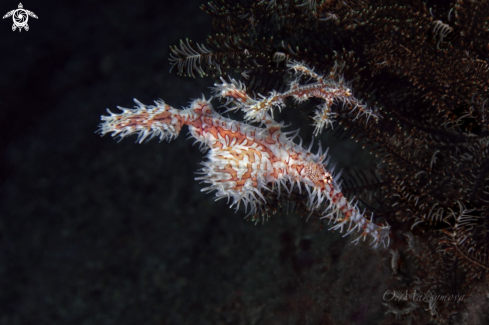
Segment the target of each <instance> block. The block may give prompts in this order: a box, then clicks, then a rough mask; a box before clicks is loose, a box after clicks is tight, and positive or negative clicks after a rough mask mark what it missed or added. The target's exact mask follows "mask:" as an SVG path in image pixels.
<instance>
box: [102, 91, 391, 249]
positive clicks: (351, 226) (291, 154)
mask: <svg viewBox="0 0 489 325" xmlns="http://www.w3.org/2000/svg"><path fill="white" fill-rule="evenodd" d="M216 86H217V89H216V90H217V91H218V92H220V93H221V96H222V97H227V98H231V99H232V101H235V100H239V103H237V104H238V105H239V107H238V108H243V107H245V106H246V107H248V108H250V107H251V106H252V105H254V107H255V108H250V109H249V110H248V111H249V112H257V110H260V109H261V110H264V111H260V112H259V114H255V115H254V116H258V115H259V117H260V122H261V126H259V127H257V126H253V125H250V124H246V123H243V122H239V121H236V120H232V119H229V118H225V117H223V116H222V115H220V114H219V113H217V112H216V111H215V110H214V109H213V108H212V105H211V103H210V102H209V101H207V100H205V99H197V100H195V101H194V102H193V103H192V105H191V106H190V108H187V109H182V110H178V109H175V108H173V107H171V106H169V105H167V104H165V103H164V102H163V101H156V102H155V104H156V106H145V105H143V104H142V103H140V102H138V101H136V103H137V104H138V107H136V108H135V109H126V108H121V110H122V111H123V112H122V113H121V114H114V113H112V112H110V111H109V113H110V115H109V116H102V120H103V123H102V124H101V128H100V130H99V131H100V133H101V134H102V135H104V134H107V133H112V136H120V137H121V138H123V137H125V136H127V135H130V134H138V136H139V137H138V141H139V142H142V141H144V140H145V139H147V138H149V139H151V138H153V137H158V138H160V140H164V139H167V140H171V139H173V138H175V137H177V136H178V134H179V132H180V130H181V129H182V127H183V125H187V126H188V128H189V132H190V134H191V135H192V137H194V138H195V139H196V140H197V142H200V143H201V145H203V146H205V147H206V148H208V149H209V152H208V154H207V161H205V162H204V168H202V170H201V174H202V176H201V177H198V178H196V179H197V180H202V181H203V182H205V183H208V184H209V186H208V187H206V188H204V189H203V191H216V197H217V199H221V198H228V200H229V199H232V204H231V206H236V209H238V208H239V206H240V204H241V203H243V205H244V206H245V210H247V211H248V212H249V214H255V213H256V212H259V211H263V210H264V209H263V208H264V207H265V206H266V199H265V197H264V195H263V193H264V191H270V192H273V193H274V194H276V195H278V196H281V195H282V193H281V191H282V188H284V189H286V191H287V192H288V193H290V192H291V191H292V190H293V188H294V187H297V190H299V191H302V189H305V190H306V192H307V193H308V195H309V196H308V197H309V201H308V209H309V210H310V211H319V212H320V213H321V214H322V216H323V218H327V219H329V220H330V221H334V222H335V223H336V225H334V226H333V227H332V229H335V230H336V229H340V231H343V227H345V226H346V228H347V231H348V232H352V231H354V230H358V231H361V233H362V234H361V236H360V237H359V238H358V239H357V241H358V240H359V239H360V238H364V239H365V237H367V236H368V235H370V236H371V237H372V238H373V242H372V244H373V245H374V246H377V245H379V244H380V243H383V244H384V245H388V242H389V228H390V227H389V226H388V225H385V226H379V225H376V224H374V223H373V222H372V221H371V220H369V219H367V218H366V217H365V216H364V215H363V214H362V213H360V211H359V210H358V209H357V207H356V206H354V205H353V204H352V203H351V202H349V201H348V200H347V199H346V198H345V197H344V196H343V194H342V192H341V189H340V186H339V185H338V182H337V181H338V179H339V175H337V176H336V177H334V176H333V175H332V172H330V171H328V170H327V164H328V162H327V161H326V160H329V159H328V157H327V155H326V154H322V152H321V150H320V152H319V153H317V154H313V153H312V152H311V151H310V148H309V149H305V148H303V147H302V145H301V144H297V143H295V142H294V141H293V138H294V137H295V136H293V137H290V138H289V137H288V136H287V135H288V134H290V133H284V132H282V126H283V124H281V123H277V122H276V121H274V120H273V119H272V118H271V117H270V115H269V114H268V112H267V110H268V109H269V108H268V107H267V105H273V102H274V101H275V102H276V101H277V100H275V99H273V96H275V97H277V93H272V94H271V95H270V96H269V97H268V98H264V99H263V100H262V101H257V100H253V99H251V98H249V97H248V95H246V92H245V90H244V88H243V87H242V85H240V84H238V83H236V82H234V81H233V82H232V83H230V84H229V83H225V82H224V83H223V84H221V85H216ZM296 89H299V90H300V91H302V92H304V91H305V89H304V87H302V88H301V87H296ZM306 90H307V89H306ZM318 91H319V90H314V91H313V92H318ZM290 92H291V91H289V93H290ZM313 92H312V93H313ZM288 96H292V94H288ZM307 96H310V95H309V94H308V95H307ZM321 96H325V95H324V94H322V95H321ZM328 96H329V95H328ZM330 96H334V94H333V95H330ZM348 96H350V94H348ZM264 103H267V104H266V105H265V104H264ZM257 108H258V109H257ZM294 133H295V135H297V133H296V132H294Z"/></svg>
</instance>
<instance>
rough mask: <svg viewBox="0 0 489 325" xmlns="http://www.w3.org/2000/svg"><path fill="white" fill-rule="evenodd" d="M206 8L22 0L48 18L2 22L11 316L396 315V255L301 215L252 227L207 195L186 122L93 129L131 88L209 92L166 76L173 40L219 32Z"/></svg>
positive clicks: (300, 318) (178, 320)
mask: <svg viewBox="0 0 489 325" xmlns="http://www.w3.org/2000/svg"><path fill="white" fill-rule="evenodd" d="M201 2H202V1H179V2H162V1H136V0H126V1H105V2H100V1H84V2H80V3H75V2H67V1H65V2H61V1H43V2H41V1H27V2H24V1H23V2H22V3H23V5H24V9H28V10H31V11H33V12H34V13H35V14H36V15H37V16H38V17H39V19H34V18H29V26H30V30H29V31H28V32H26V31H25V30H23V31H22V32H20V33H19V32H18V31H15V32H12V30H11V26H12V19H11V18H7V19H3V20H0V48H1V51H0V56H1V57H0V130H1V140H0V146H1V147H0V150H1V153H2V155H1V157H2V158H1V160H0V164H1V166H0V167H1V168H0V177H1V192H0V195H1V206H0V209H1V210H0V324H377V323H378V322H377V321H378V319H382V318H383V317H384V316H383V312H384V310H383V309H382V295H383V293H384V292H385V290H386V289H388V288H389V287H388V283H387V282H386V279H388V278H389V277H390V273H389V272H390V271H389V268H388V265H389V261H388V257H389V254H388V253H387V251H385V250H371V249H370V248H369V247H368V245H366V244H365V245H359V246H356V247H355V246H353V245H351V244H349V243H350V241H351V240H353V239H354V237H348V238H342V237H341V236H340V235H339V234H333V233H330V232H328V231H325V230H319V229H318V227H316V226H313V225H312V224H311V223H310V222H309V223H306V221H305V220H303V219H300V218H299V217H298V216H296V215H294V214H288V215H287V214H277V215H275V216H274V217H273V218H271V220H269V221H268V222H266V223H265V224H263V225H262V224H261V223H260V224H258V225H254V224H253V223H250V222H247V221H246V220H244V219H243V217H244V214H243V211H239V212H237V213H234V210H231V209H229V208H228V207H227V205H226V202H224V201H218V202H214V201H213V196H214V195H213V194H203V193H201V192H200V189H201V188H203V185H201V184H198V183H197V182H195V181H194V180H193V178H194V177H195V175H194V172H195V171H197V170H198V168H199V162H201V161H202V160H203V159H204V158H203V154H202V153H200V152H199V150H198V148H197V147H192V141H186V135H185V133H184V132H183V133H182V135H181V136H180V137H179V138H178V139H177V140H175V141H172V142H171V143H166V142H164V143H158V141H156V140H153V141H150V142H148V143H145V144H141V145H140V144H135V143H134V140H135V137H134V138H129V139H125V140H124V141H121V142H120V143H117V142H116V141H114V140H113V139H111V138H110V137H109V136H106V137H104V138H100V137H99V135H97V134H95V133H94V132H95V131H96V129H97V125H98V124H99V121H100V115H102V114H105V108H107V107H108V108H110V109H111V110H112V111H117V110H116V106H117V105H121V106H124V107H132V106H133V102H132V98H134V97H135V98H137V99H139V100H140V101H142V102H143V103H147V104H150V103H151V102H152V100H154V99H158V98H162V99H164V100H165V101H166V102H167V103H169V104H171V105H173V106H174V107H177V108H180V107H182V106H186V105H187V104H188V102H189V100H190V99H192V98H196V97H199V96H200V95H201V94H202V93H204V94H206V95H208V94H209V89H208V87H209V86H211V85H212V84H213V80H212V79H210V78H207V79H191V78H183V77H180V76H177V75H176V73H174V72H172V73H169V72H168V71H169V69H170V64H169V62H168V54H169V53H168V52H169V46H170V45H175V44H178V42H179V40H180V39H185V38H187V37H188V38H190V39H192V40H194V41H196V42H204V41H205V35H207V33H209V32H210V31H211V22H210V18H209V17H208V16H207V15H206V14H205V13H204V12H202V11H201V10H200V9H199V5H200V4H201ZM17 6H18V0H17V1H10V0H9V1H2V2H1V3H0V12H1V13H0V14H1V15H2V16H3V15H4V14H5V13H6V12H8V11H10V10H12V9H16V8H17ZM308 139H309V136H308ZM308 139H306V141H305V142H306V143H308ZM341 148H342V149H341V151H343V155H344V156H345V157H346V158H343V159H344V161H347V162H348V161H353V162H357V163H358V161H359V160H361V159H363V158H361V157H362V156H361V155H359V154H358V152H357V151H358V149H357V148H355V147H351V146H349V145H344V146H343V147H341ZM345 148H346V149H345ZM352 148H353V149H352ZM335 158H336V157H335Z"/></svg>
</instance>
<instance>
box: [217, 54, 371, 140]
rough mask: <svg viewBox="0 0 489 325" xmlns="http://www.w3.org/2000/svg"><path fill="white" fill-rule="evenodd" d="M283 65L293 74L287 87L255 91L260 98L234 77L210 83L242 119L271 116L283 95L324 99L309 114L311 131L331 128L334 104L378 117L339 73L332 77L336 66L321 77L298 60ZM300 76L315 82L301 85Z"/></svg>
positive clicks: (360, 113)
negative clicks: (254, 96)
mask: <svg viewBox="0 0 489 325" xmlns="http://www.w3.org/2000/svg"><path fill="white" fill-rule="evenodd" d="M287 66H288V67H289V70H291V71H293V73H294V74H295V79H294V80H293V81H292V82H291V83H290V84H289V90H287V91H285V92H283V93H279V92H276V91H272V92H270V94H269V95H268V97H266V96H263V95H260V94H259V95H258V96H259V97H260V99H253V98H251V97H250V96H249V95H248V94H247V93H246V87H245V85H244V84H242V83H241V82H238V81H236V80H234V79H231V80H230V83H228V82H226V81H225V80H224V79H223V78H221V81H222V83H221V84H217V83H216V84H214V86H215V88H214V92H215V94H216V96H218V97H221V98H224V99H226V100H227V102H226V104H227V105H229V104H233V105H230V106H228V110H241V111H243V112H244V118H245V120H248V121H253V122H260V121H262V120H263V119H264V118H265V115H266V114H270V115H271V116H272V117H273V109H274V108H278V109H279V110H280V111H281V110H282V109H283V108H284V107H285V103H284V100H285V99H286V98H287V97H292V98H294V100H295V101H296V102H298V103H300V102H304V101H306V100H308V99H309V98H313V97H314V98H320V99H323V100H324V103H323V104H322V105H319V106H318V109H317V110H316V112H315V113H314V116H313V117H312V119H313V121H314V123H313V125H314V127H315V130H314V135H318V134H320V133H321V132H322V131H323V130H324V129H325V128H328V127H331V128H333V126H334V122H335V117H336V116H337V115H338V113H335V112H333V105H335V104H342V105H343V106H347V107H350V108H351V109H350V111H349V113H353V112H355V111H356V115H355V118H358V117H359V116H362V115H365V116H367V122H368V119H369V118H370V117H372V118H373V119H375V120H376V121H377V120H378V119H379V118H380V117H381V116H380V114H379V113H378V111H377V110H373V109H371V108H369V107H368V106H367V105H365V104H363V103H362V102H361V101H360V100H358V99H357V98H355V97H354V96H353V94H352V91H351V89H350V88H349V87H348V85H347V84H346V82H345V80H344V79H343V77H342V76H339V78H338V80H335V79H334V78H333V77H335V76H336V75H337V74H338V72H337V70H339V67H337V66H335V67H334V69H333V71H332V72H331V74H330V76H329V77H325V76H322V75H319V74H317V73H316V72H314V70H313V69H311V68H309V67H308V66H307V65H305V64H304V63H302V62H297V61H290V62H288V63H287ZM303 76H304V77H306V78H308V79H312V80H315V81H316V82H314V83H307V84H303V85H301V84H299V81H300V79H301V77H303Z"/></svg>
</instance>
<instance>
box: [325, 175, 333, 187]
mask: <svg viewBox="0 0 489 325" xmlns="http://www.w3.org/2000/svg"><path fill="white" fill-rule="evenodd" d="M323 181H324V183H327V184H331V183H332V182H333V176H331V174H330V173H326V175H324V179H323Z"/></svg>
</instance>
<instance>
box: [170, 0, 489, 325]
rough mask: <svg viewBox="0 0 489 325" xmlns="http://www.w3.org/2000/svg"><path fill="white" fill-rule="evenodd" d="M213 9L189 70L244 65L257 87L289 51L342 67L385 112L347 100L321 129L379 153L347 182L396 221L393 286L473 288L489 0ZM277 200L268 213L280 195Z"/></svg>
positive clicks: (479, 255) (436, 290)
mask: <svg viewBox="0 0 489 325" xmlns="http://www.w3.org/2000/svg"><path fill="white" fill-rule="evenodd" d="M202 9H203V10H204V11H205V12H206V13H207V14H209V15H211V16H212V18H213V31H212V32H211V33H210V35H209V36H208V38H207V44H206V45H205V47H204V46H203V45H194V44H192V43H191V42H189V41H186V42H182V43H181V44H180V46H179V47H172V49H171V51H172V55H171V63H172V65H173V66H174V67H176V68H177V70H178V73H180V74H183V75H187V76H195V75H212V76H214V77H216V78H217V77H223V78H224V79H225V80H230V77H229V75H230V74H236V73H241V76H242V78H241V79H242V80H241V82H242V83H243V84H244V85H245V86H246V89H247V92H248V93H249V95H250V96H258V94H268V93H269V92H271V91H273V90H275V91H281V90H283V89H285V88H287V83H289V82H290V79H287V77H286V76H288V74H287V73H286V70H287V69H288V64H289V63H290V62H304V63H305V64H307V65H308V66H311V67H314V69H315V71H316V72H318V73H319V74H321V75H328V74H329V73H338V77H340V75H341V76H342V78H344V80H346V82H348V86H349V87H350V88H351V89H352V91H353V93H354V94H355V96H356V98H358V99H359V100H361V101H362V103H365V105H367V106H368V107H376V108H378V109H379V113H380V114H381V115H382V118H381V119H379V120H378V122H377V123H367V122H366V116H359V117H358V118H356V119H352V118H351V116H349V115H348V112H349V111H348V110H342V109H341V108H340V109H335V116H334V123H331V125H328V126H330V128H328V129H326V128H325V130H322V129H321V130H322V131H325V132H326V131H328V132H329V131H332V132H333V134H334V135H335V136H337V137H338V138H345V137H348V138H353V139H355V140H357V141H360V143H361V144H362V145H363V147H364V148H365V149H366V150H368V151H370V153H372V154H374V155H375V156H376V157H377V159H378V167H377V169H376V170H375V171H374V172H373V173H371V172H370V171H366V170H360V171H356V172H355V173H354V174H353V175H350V179H348V178H347V180H346V182H345V185H346V186H345V188H344V191H345V192H349V193H351V195H352V196H353V195H355V196H356V197H357V198H358V200H359V202H361V203H363V208H365V209H366V211H367V214H368V213H374V215H375V216H376V218H380V219H384V220H385V221H387V222H388V223H389V224H391V225H392V230H393V231H392V242H393V244H392V245H391V249H393V251H394V252H397V253H396V256H398V260H399V261H400V262H402V265H403V267H402V268H401V269H398V270H397V271H396V272H395V273H396V274H395V275H393V278H394V280H393V282H392V283H393V285H394V286H396V288H398V289H399V290H415V289H417V290H420V291H423V290H424V291H430V292H431V293H432V294H434V295H438V296H440V295H448V294H454V295H465V296H466V297H467V296H470V295H471V294H475V292H477V287H478V286H480V285H481V283H482V281H484V280H485V278H486V273H487V271H488V269H489V261H488V257H487V255H488V248H489V246H488V245H489V238H488V228H489V220H488V216H487V213H488V212H487V211H488V204H489V151H488V145H489V142H488V141H489V138H488V136H489V130H488V127H489V124H488V118H489V116H488V114H489V111H488V108H489V102H488V99H489V92H488V91H489V89H488V86H489V62H488V60H489V59H488V58H489V45H488V39H489V24H488V22H487V17H488V16H489V1H469V0H457V1H453V2H452V3H450V4H449V3H446V4H444V5H438V6H436V5H434V4H433V3H431V2H430V1H428V3H424V2H422V1H417V0H404V1H399V0H380V1H362V0H347V1H343V0H330V1H304V0H296V1H285V0H274V1H254V2H253V1H238V0H214V1H211V2H209V3H208V4H205V5H203V6H202ZM336 105H341V103H337V104H336ZM298 107H302V106H300V105H298ZM321 130H320V131H321ZM312 133H313V131H312V130H311V134H312ZM370 174H372V175H370ZM344 175H345V176H346V177H348V175H347V173H344ZM366 175H370V176H366ZM264 195H267V194H264ZM302 199H303V198H302V197H301V195H300V194H299V193H292V194H291V200H292V201H294V204H295V206H296V207H297V209H298V211H299V212H302V213H303V214H305V215H307V216H308V217H309V218H315V216H314V215H313V214H312V215H309V213H308V211H307V207H305V206H304V202H302ZM270 202H272V203H270V205H269V207H268V208H269V209H270V211H275V210H276V209H278V208H279V206H280V205H281V202H278V201H273V198H270ZM393 273H394V272H393ZM388 308H391V309H390V314H392V315H394V316H396V317H398V318H399V319H413V317H416V319H418V320H420V319H423V317H425V318H426V319H430V318H431V319H432V320H436V321H438V322H440V323H442V322H445V321H450V320H452V319H455V318H456V317H457V313H460V312H461V311H463V310H464V309H465V308H466V306H465V304H464V301H458V302H453V301H433V300H431V301H424V302H418V303H416V304H408V305H405V306H393V305H392V306H390V307H388ZM396 308H398V309H396ZM399 308H400V309H399Z"/></svg>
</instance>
